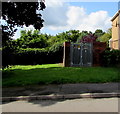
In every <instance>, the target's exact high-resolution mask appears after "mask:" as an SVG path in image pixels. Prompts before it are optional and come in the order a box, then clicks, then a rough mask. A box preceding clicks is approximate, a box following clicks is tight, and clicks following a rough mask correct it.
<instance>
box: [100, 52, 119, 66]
mask: <svg viewBox="0 0 120 114" xmlns="http://www.w3.org/2000/svg"><path fill="white" fill-rule="evenodd" d="M101 63H102V65H103V66H119V65H120V50H111V51H110V50H106V51H104V52H103V53H102V54H101Z"/></svg>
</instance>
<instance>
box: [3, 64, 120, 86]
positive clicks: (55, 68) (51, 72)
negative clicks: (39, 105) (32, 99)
mask: <svg viewBox="0 0 120 114" xmlns="http://www.w3.org/2000/svg"><path fill="white" fill-rule="evenodd" d="M2 76H3V79H2V85H3V86H26V85H38V84H62V83H106V82H118V81H119V76H120V74H119V69H118V68H105V67H86V68H84V67H82V68H80V67H62V66H61V65H60V64H47V65H34V66H32V65H27V66H21V65H18V66H12V67H11V68H8V69H5V70H4V71H3V75H2Z"/></svg>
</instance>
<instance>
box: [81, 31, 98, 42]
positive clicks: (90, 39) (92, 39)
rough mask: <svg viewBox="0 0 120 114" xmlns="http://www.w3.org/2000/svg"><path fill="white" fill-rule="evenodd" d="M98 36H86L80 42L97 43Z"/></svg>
mask: <svg viewBox="0 0 120 114" xmlns="http://www.w3.org/2000/svg"><path fill="white" fill-rule="evenodd" d="M96 39H97V36H95V35H94V34H91V33H90V34H88V35H87V36H84V37H83V38H82V39H81V41H80V42H83V43H86V42H96Z"/></svg>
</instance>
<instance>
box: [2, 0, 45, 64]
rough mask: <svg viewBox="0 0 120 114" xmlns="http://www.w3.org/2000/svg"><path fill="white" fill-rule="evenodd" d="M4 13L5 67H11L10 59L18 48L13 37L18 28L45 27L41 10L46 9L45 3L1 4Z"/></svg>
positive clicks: (3, 44) (9, 2) (3, 45)
mask: <svg viewBox="0 0 120 114" xmlns="http://www.w3.org/2000/svg"><path fill="white" fill-rule="evenodd" d="M1 4H2V11H0V13H1V14H2V15H1V19H2V22H3V23H2V25H1V28H2V29H1V31H2V48H3V52H2V55H3V64H2V65H3V66H7V65H9V62H10V60H11V59H10V58H11V56H13V54H14V53H16V50H17V47H16V44H15V42H14V41H13V40H12V38H11V37H12V36H13V35H14V33H15V32H16V31H17V27H23V25H25V26H27V27H28V26H29V25H33V26H34V27H35V29H39V30H40V29H41V27H43V22H44V20H43V19H42V15H41V14H40V13H37V12H40V10H43V9H45V4H44V2H43V1H41V2H38V1H37V0H36V2H11V1H8V2H1Z"/></svg>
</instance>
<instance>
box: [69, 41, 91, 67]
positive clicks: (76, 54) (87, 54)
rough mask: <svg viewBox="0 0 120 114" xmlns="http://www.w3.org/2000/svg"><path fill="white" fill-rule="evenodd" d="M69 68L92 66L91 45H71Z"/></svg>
mask: <svg viewBox="0 0 120 114" xmlns="http://www.w3.org/2000/svg"><path fill="white" fill-rule="evenodd" d="M70 56H71V66H92V43H80V44H71V47H70Z"/></svg>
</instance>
